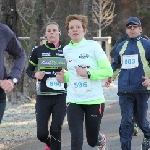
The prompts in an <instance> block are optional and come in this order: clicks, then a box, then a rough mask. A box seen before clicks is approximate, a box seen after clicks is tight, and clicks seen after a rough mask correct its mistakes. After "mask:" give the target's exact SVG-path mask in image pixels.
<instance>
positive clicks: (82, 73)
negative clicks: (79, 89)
mask: <svg viewBox="0 0 150 150" xmlns="http://www.w3.org/2000/svg"><path fill="white" fill-rule="evenodd" d="M75 69H76V73H77V75H79V76H82V77H88V74H87V70H86V69H83V68H82V67H75Z"/></svg>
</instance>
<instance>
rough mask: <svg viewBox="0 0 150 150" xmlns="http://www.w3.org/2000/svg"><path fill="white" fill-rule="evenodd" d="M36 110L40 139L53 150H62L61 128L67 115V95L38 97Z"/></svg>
mask: <svg viewBox="0 0 150 150" xmlns="http://www.w3.org/2000/svg"><path fill="white" fill-rule="evenodd" d="M35 108H36V121H37V137H38V139H39V140H40V141H41V142H44V143H46V144H47V146H49V147H51V150H61V127H62V124H63V121H64V117H65V115H66V94H59V95H47V96H46V95H38V96H37V99H36V107H35ZM51 114H52V121H51V123H50V131H49V127H48V125H49V119H50V116H51ZM49 135H50V136H49ZM50 137H51V138H50Z"/></svg>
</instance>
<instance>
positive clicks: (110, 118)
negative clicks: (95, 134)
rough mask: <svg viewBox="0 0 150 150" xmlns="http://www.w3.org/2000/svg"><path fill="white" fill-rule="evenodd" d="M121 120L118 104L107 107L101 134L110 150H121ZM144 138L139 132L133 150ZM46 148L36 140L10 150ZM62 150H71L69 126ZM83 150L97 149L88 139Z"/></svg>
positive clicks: (63, 135) (64, 136)
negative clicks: (104, 136)
mask: <svg viewBox="0 0 150 150" xmlns="http://www.w3.org/2000/svg"><path fill="white" fill-rule="evenodd" d="M149 106H150V103H149ZM120 119H121V116H120V108H119V105H118V102H116V103H115V104H111V105H109V106H107V107H106V109H105V112H104V117H103V119H102V125H101V132H104V133H105V134H106V137H107V146H108V149H109V150H121V148H120V142H119V135H118V128H119V125H120ZM148 119H149V120H150V110H149V111H148ZM79 138H80V137H79ZM142 138H143V134H142V132H141V130H139V133H138V136H133V139H132V150H140V145H141V143H142ZM44 147H45V144H43V143H41V142H40V141H38V140H37V139H36V138H35V139H28V140H26V141H24V142H21V143H17V144H16V145H15V147H13V148H10V149H9V150H44ZM62 150H70V132H69V129H68V126H67V124H66V125H65V126H63V128H62ZM83 150H96V148H91V147H89V146H88V145H87V142H86V138H84V144H83Z"/></svg>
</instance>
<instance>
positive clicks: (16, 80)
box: [7, 77, 18, 84]
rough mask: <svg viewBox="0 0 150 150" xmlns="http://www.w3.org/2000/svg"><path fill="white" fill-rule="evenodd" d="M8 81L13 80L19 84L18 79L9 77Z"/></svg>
mask: <svg viewBox="0 0 150 150" xmlns="http://www.w3.org/2000/svg"><path fill="white" fill-rule="evenodd" d="M7 79H11V80H12V81H13V82H14V83H15V84H16V83H17V82H18V79H17V78H12V77H8V78H7Z"/></svg>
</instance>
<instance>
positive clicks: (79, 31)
mask: <svg viewBox="0 0 150 150" xmlns="http://www.w3.org/2000/svg"><path fill="white" fill-rule="evenodd" d="M85 34H86V30H84V29H83V27H82V23H81V22H80V21H79V20H71V21H70V22H69V30H68V35H69V37H70V38H71V40H72V42H73V43H78V42H80V41H81V40H82V39H83V38H84V36H85Z"/></svg>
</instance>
